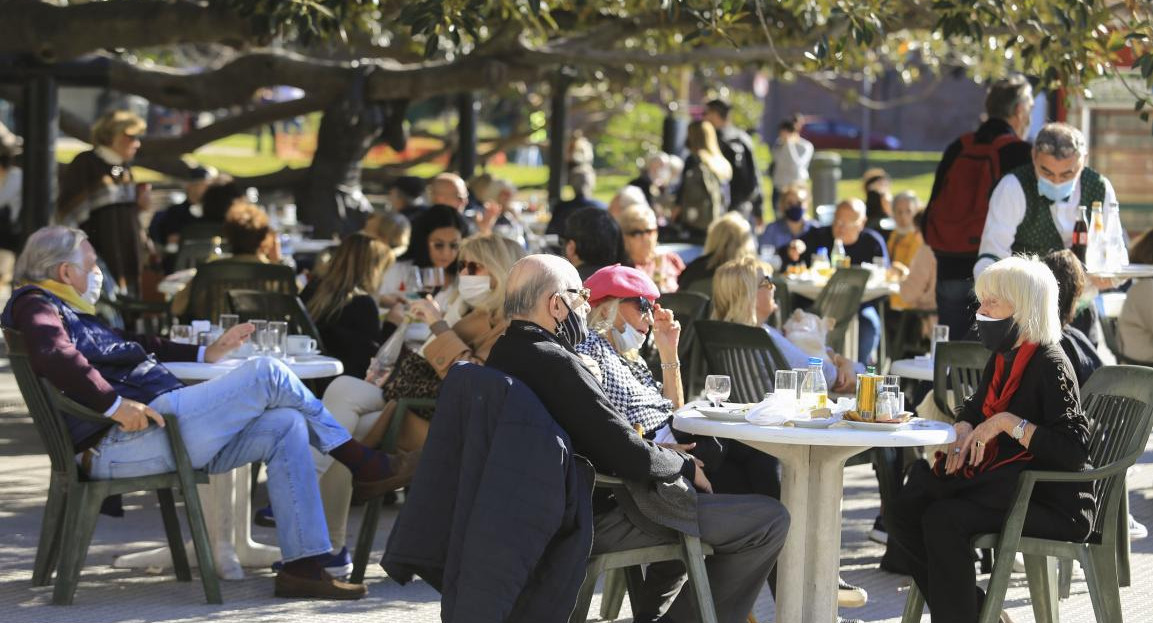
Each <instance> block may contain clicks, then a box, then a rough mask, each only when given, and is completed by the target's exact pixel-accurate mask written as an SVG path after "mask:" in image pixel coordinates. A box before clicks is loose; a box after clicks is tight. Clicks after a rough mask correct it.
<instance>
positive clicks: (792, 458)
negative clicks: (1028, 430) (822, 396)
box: [673, 410, 956, 623]
mask: <svg viewBox="0 0 1153 623" xmlns="http://www.w3.org/2000/svg"><path fill="white" fill-rule="evenodd" d="M673 426H674V427H675V428H676V429H677V430H681V431H685V432H688V433H693V434H696V435H709V436H712V437H725V438H728V439H736V440H738V441H741V442H742V443H745V444H747V445H749V446H751V447H753V448H755V449H757V450H760V451H762V452H765V453H767V454H771V455H773V456H775V457H777V459H778V460H780V462H781V502H783V503H784V505H785V508H787V509H788V510H789V514H790V515H791V516H792V522H791V527H790V528H789V535H788V538H786V539H785V546H784V549H783V550H782V551H781V556H780V558H779V559H777V569H778V570H779V571H778V573H777V590H776V605H777V614H776V618H774V619H773V620H775V621H789V622H795V623H833V622H834V621H836V620H837V570H838V567H839V566H840V556H841V498H842V495H843V494H844V469H845V461H847V460H848V459H849V458H850V457H852V456H853V455H855V454H858V453H861V452H864V451H865V450H868V449H870V448H876V447H886V448H900V447H910V446H929V445H939V444H946V443H951V442H952V441H953V440H954V439H955V438H956V435H955V434H954V432H953V428H952V427H951V426H949V425H948V424H944V423H941V422H929V421H924V420H918V421H917V422H916V425H905V426H903V427H901V428H899V429H897V430H892V431H889V430H885V431H872V430H858V429H853V428H842V427H843V426H846V425H845V424H837V425H835V426H834V427H832V428H827V429H813V428H796V427H793V426H758V425H756V424H749V423H745V422H725V421H720V420H713V419H709V418H706V417H704V416H703V415H701V414H699V413H697V412H696V411H693V410H683V411H681V412H679V413H678V414H677V415H676V417H675V419H674V422H673Z"/></svg>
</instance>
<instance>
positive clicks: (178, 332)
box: [169, 324, 196, 344]
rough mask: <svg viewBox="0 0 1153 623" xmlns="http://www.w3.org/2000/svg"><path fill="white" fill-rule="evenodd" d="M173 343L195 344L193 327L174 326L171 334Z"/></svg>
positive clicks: (187, 325)
mask: <svg viewBox="0 0 1153 623" xmlns="http://www.w3.org/2000/svg"><path fill="white" fill-rule="evenodd" d="M169 335H170V336H171V338H172V341H173V342H176V343H177V344H195V343H196V342H195V339H194V338H193V336H192V325H190V324H174V325H172V332H171V333H170V334H169Z"/></svg>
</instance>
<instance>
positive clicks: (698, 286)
mask: <svg viewBox="0 0 1153 623" xmlns="http://www.w3.org/2000/svg"><path fill="white" fill-rule="evenodd" d="M680 291H681V292H694V293H696V294H703V295H705V296H707V297H709V298H710V299H711V298H712V297H713V278H712V277H705V278H704V279H697V280H696V281H694V282H692V283H690V284H688V285H687V286H686V287H683V288H681V289H680Z"/></svg>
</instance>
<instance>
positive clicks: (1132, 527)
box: [1129, 514, 1149, 541]
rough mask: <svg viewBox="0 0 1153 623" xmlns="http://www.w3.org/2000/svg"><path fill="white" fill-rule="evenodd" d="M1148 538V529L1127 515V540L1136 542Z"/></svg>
mask: <svg viewBox="0 0 1153 623" xmlns="http://www.w3.org/2000/svg"><path fill="white" fill-rule="evenodd" d="M1147 536H1149V529H1148V528H1146V527H1145V524H1143V523H1141V522H1140V521H1137V518H1136V517H1134V516H1133V515H1132V514H1130V515H1129V540H1130V541H1136V540H1139V539H1143V538H1145V537H1147Z"/></svg>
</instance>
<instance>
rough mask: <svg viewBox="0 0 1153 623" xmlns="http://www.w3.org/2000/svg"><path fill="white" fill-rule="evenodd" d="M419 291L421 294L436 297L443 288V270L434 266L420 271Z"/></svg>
mask: <svg viewBox="0 0 1153 623" xmlns="http://www.w3.org/2000/svg"><path fill="white" fill-rule="evenodd" d="M420 281H421V286H422V288H421V291H422V293H423V294H426V295H431V296H436V295H437V293H439V292H440V289H441V288H443V287H444V269H443V268H439V267H436V266H429V267H428V268H422V269H420Z"/></svg>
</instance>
